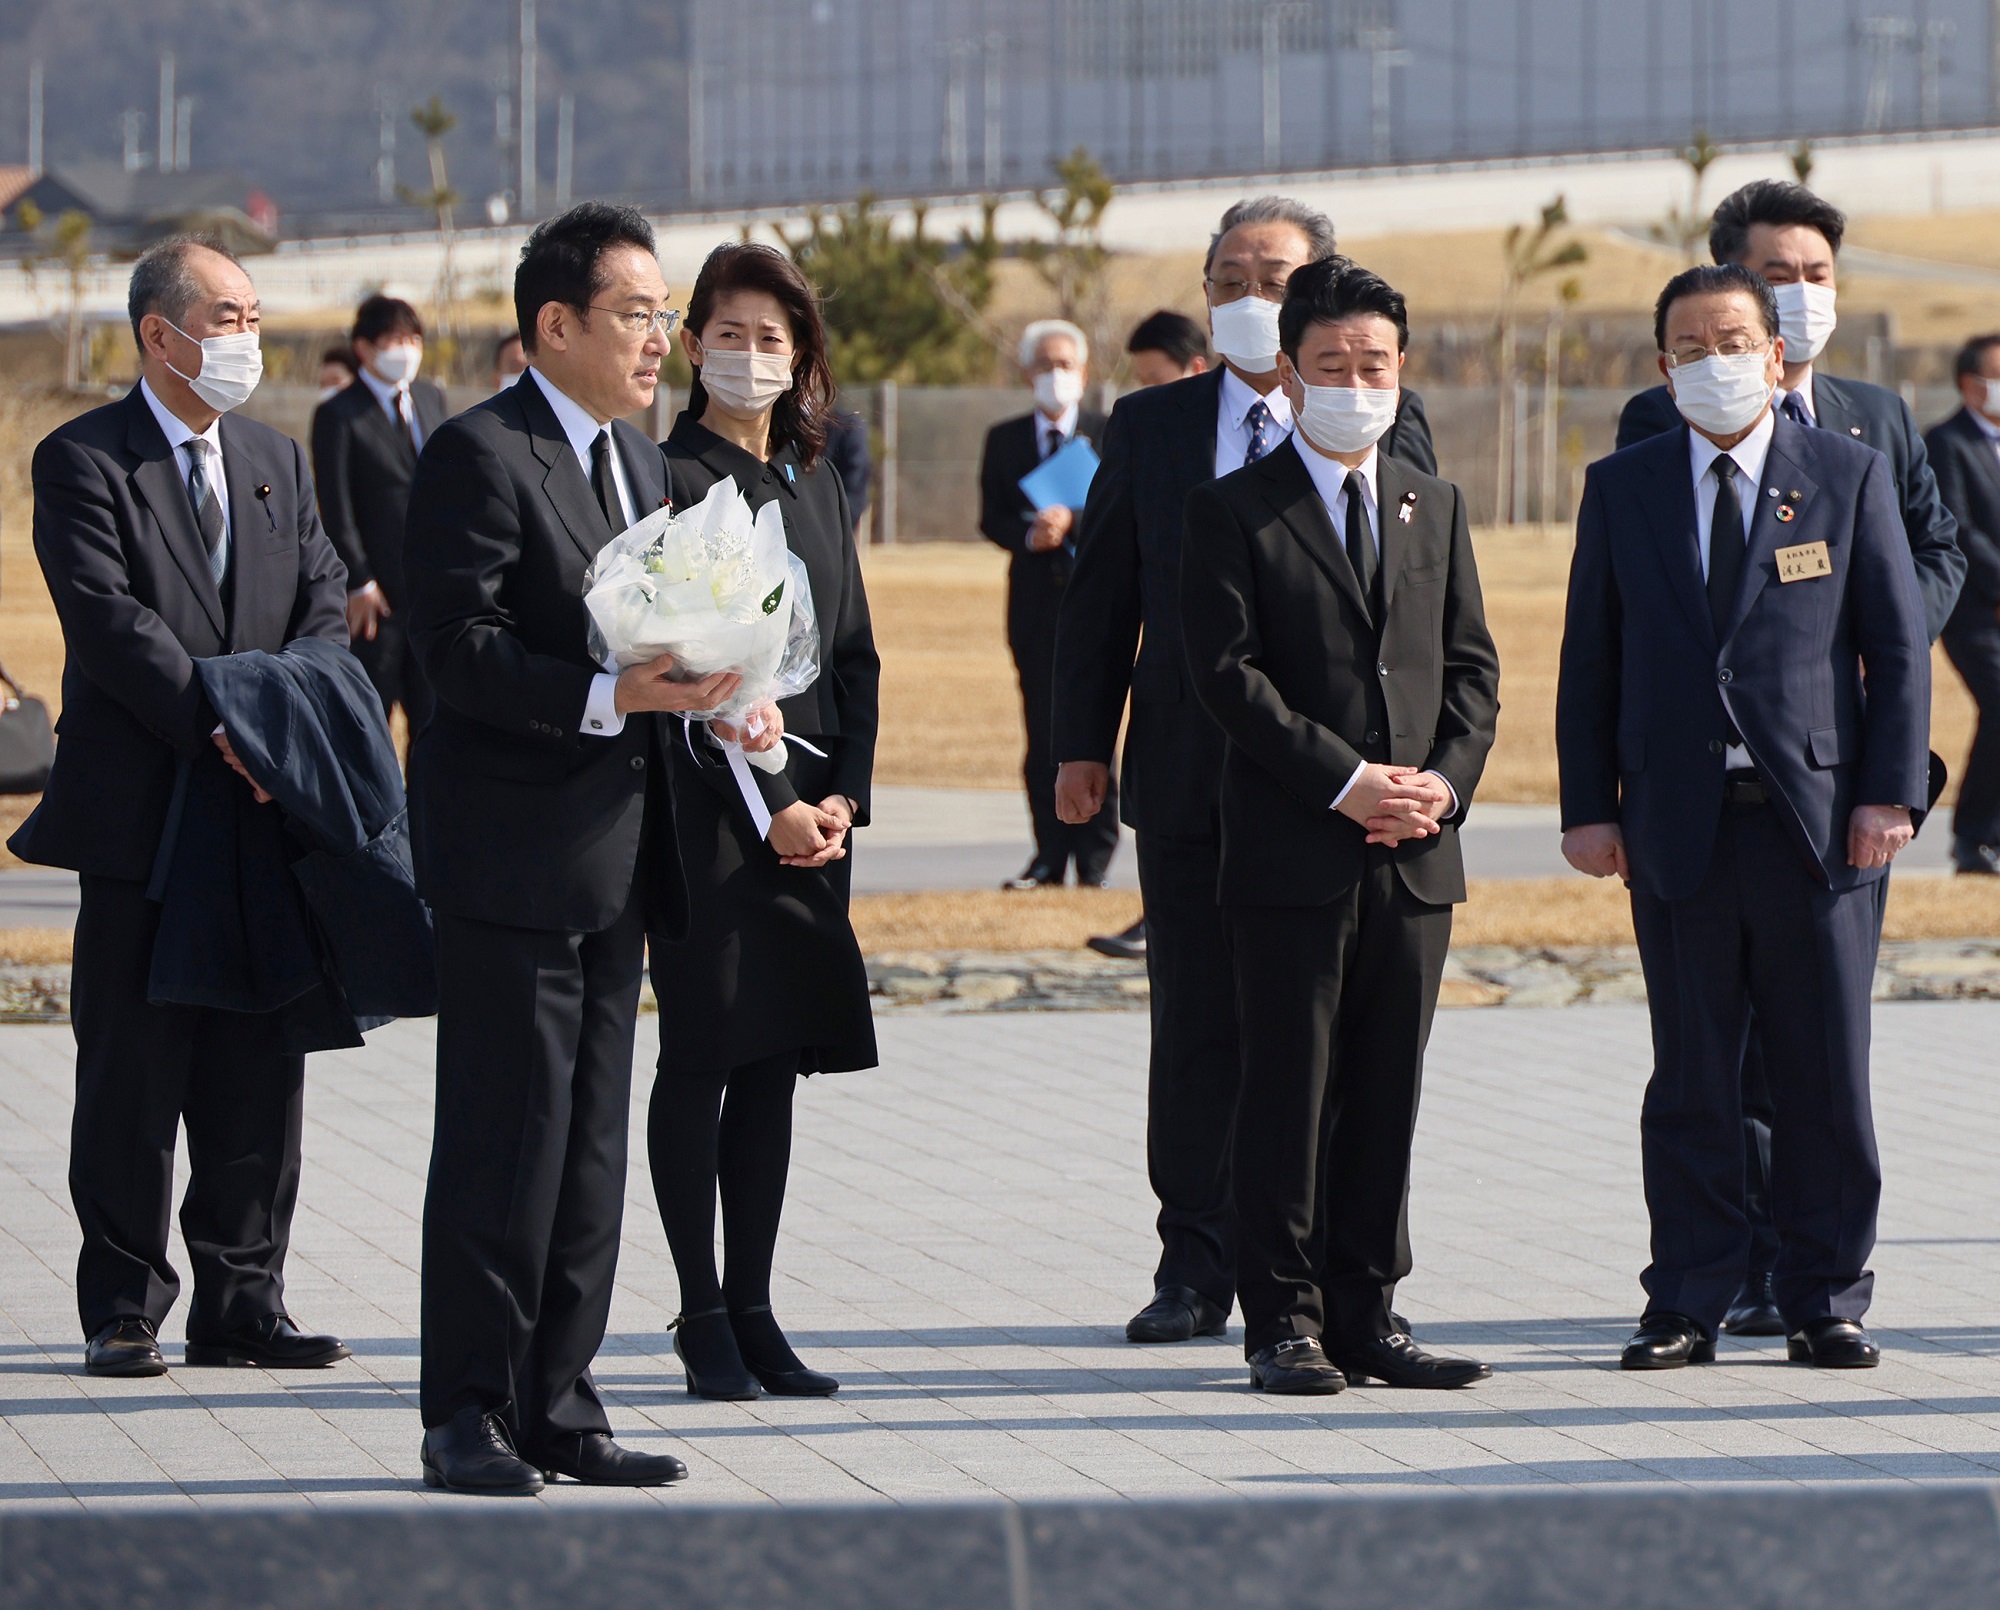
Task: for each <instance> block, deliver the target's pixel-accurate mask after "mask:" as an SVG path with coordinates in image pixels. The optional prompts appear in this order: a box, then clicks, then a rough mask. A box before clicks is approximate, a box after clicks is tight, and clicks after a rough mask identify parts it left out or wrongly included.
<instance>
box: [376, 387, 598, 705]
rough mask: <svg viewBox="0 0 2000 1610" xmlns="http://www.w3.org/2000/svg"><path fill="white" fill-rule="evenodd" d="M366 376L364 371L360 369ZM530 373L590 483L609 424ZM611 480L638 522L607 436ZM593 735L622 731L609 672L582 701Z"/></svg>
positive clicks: (592, 683) (594, 681) (593, 683)
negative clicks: (599, 443) (594, 458)
mask: <svg viewBox="0 0 2000 1610" xmlns="http://www.w3.org/2000/svg"><path fill="white" fill-rule="evenodd" d="M361 372H362V375H363V376H364V377H366V375H367V373H368V371H367V370H365V369H364V370H362V371H361ZM526 372H527V373H528V374H530V375H532V376H534V380H535V384H536V385H538V386H540V387H541V388H542V395H543V396H544V397H546V398H548V400H549V407H551V408H552V409H554V410H555V415H556V423H557V424H558V425H560V426H562V433H563V435H564V437H565V438H567V439H568V441H569V445H570V451H571V452H573V453H575V454H576V461H577V463H579V464H581V465H582V466H583V479H584V481H585V482H586V484H594V483H592V482H591V475H592V474H593V466H592V464H591V453H592V451H593V450H594V449H595V447H596V445H597V438H598V437H599V436H600V435H602V434H603V433H604V432H605V431H607V430H609V429H610V428H611V427H610V426H609V425H600V424H598V422H597V421H596V420H595V419H593V418H592V417H591V415H590V412H589V411H588V410H587V409H585V408H584V407H582V406H581V405H580V404H578V403H574V402H572V401H570V399H569V398H567V397H565V396H564V395H563V394H562V393H561V392H560V391H558V390H556V388H555V386H554V385H553V384H552V383H551V382H550V380H549V377H548V376H547V375H545V374H543V373H542V372H541V371H540V370H539V369H536V368H534V367H533V366H532V365H531V366H530V367H529V368H528V370H527V371H526ZM611 483H612V485H613V486H615V487H616V488H617V489H618V506H619V508H620V509H622V510H623V511H624V513H625V523H626V524H627V525H628V526H629V525H636V524H638V514H637V511H636V510H635V509H634V507H633V503H632V488H631V487H630V486H628V485H627V484H626V482H625V464H624V461H623V460H622V459H621V458H620V457H619V455H618V438H617V437H616V436H613V437H612V438H611ZM577 730H578V731H580V732H584V733H588V734H589V735H590V736H592V737H594V738H615V737H617V736H618V734H619V733H621V732H623V731H624V730H625V713H624V712H623V711H622V710H620V709H619V708H618V678H617V677H616V676H614V675H612V674H611V673H610V672H609V671H599V672H598V673H597V675H596V676H594V677H592V678H591V679H590V694H589V696H588V697H587V698H586V699H585V700H584V702H583V725H582V726H581V727H579V728H578V729H577Z"/></svg>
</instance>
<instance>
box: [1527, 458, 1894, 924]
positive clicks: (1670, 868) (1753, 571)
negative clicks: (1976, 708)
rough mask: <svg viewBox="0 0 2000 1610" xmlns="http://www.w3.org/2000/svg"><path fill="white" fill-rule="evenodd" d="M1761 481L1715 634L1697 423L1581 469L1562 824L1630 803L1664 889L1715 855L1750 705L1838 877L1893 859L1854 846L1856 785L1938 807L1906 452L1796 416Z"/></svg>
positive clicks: (1824, 864)
mask: <svg viewBox="0 0 2000 1610" xmlns="http://www.w3.org/2000/svg"><path fill="white" fill-rule="evenodd" d="M1746 491H1753V492H1754V496H1755V499H1756V513H1755V515H1754V516H1753V517H1752V520H1751V526H1750V539H1749V547H1748V549H1747V551H1746V552H1745V555H1744V563H1743V577H1742V582H1741V584H1740V586H1739V588H1738V591H1737V595H1736V602H1735V607H1734V608H1733V609H1732V611H1731V612H1730V616H1729V620H1728V623H1727V626H1726V629H1725V630H1724V632H1723V633H1722V636H1721V640H1720V641H1719V642H1718V641H1717V637H1716V632H1715V628H1714V626H1713V625H1712V623H1711V621H1710V618H1709V609H1708V595H1707V589H1706V587H1705V585H1704V583H1703V580H1702V572H1701V558H1700V552H1699V549H1698V546H1697V538H1696V526H1695V501H1694V481H1693V476H1692V474H1691V471H1690V467H1689V454H1688V432H1687V429H1686V427H1683V428H1682V429H1681V430H1679V431H1677V432H1675V433H1674V434H1673V435H1671V436H1657V437H1654V438H1652V439H1651V440H1649V441H1644V442H1641V443H1640V444H1639V445H1638V446H1636V447H1630V448H1627V449H1626V450H1625V451H1624V452H1622V453H1614V454H1612V455H1611V456H1610V457H1609V458H1604V459H1599V460H1598V461H1597V462H1596V463H1595V464H1593V465H1591V467H1590V470H1589V473H1588V474H1587V476H1586V477H1585V480H1584V492H1583V509H1582V512H1581V513H1580V514H1579V516H1578V519H1577V536H1576V555H1575V558H1574V559H1573V561H1572V563H1571V567H1570V582H1569V605H1568V611H1567V614H1566V617H1565V620H1564V626H1563V644H1562V670H1561V676H1560V680H1559V683H1558V686H1557V691H1556V752H1557V758H1558V761H1559V764H1560V767H1561V773H1562V821H1563V827H1564V828H1565V829H1568V828H1572V827H1581V826H1586V825H1589V824H1592V823H1598V822H1617V823H1620V824H1622V826H1623V828H1624V831H1625V848H1626V854H1627V857H1628V858H1629V860H1630V863H1631V868H1632V881H1633V882H1634V883H1635V884H1636V885H1637V886H1639V887H1640V888H1642V889H1644V890H1646V891H1647V892H1648V893H1650V894H1653V895H1657V896H1658V897H1659V898H1661V899H1663V900H1678V899H1682V898H1685V897H1686V896H1688V895H1690V894H1692V893H1693V892H1694V891H1695V889H1696V887H1697V886H1698V885H1699V884H1700V882H1701V880H1702V877H1703V876H1704V874H1705V873H1706V872H1707V871H1708V866H1709V862H1710V859H1711V857H1712V855H1713V850H1714V843H1715V832H1716V825H1717V823H1718V821H1719V820H1720V818H1721V814H1722V779H1723V770H1724V764H1725V762H1724V757H1723V749H1724V736H1725V734H1726V733H1727V732H1728V730H1729V725H1730V723H1731V722H1734V724H1735V726H1736V728H1737V730H1738V731H1739V732H1740V733H1741V734H1742V737H1743V741H1744V743H1745V744H1746V745H1747V746H1748V748H1749V751H1750V757H1751V759H1752V761H1753V762H1754V763H1755V765H1756V768H1757V771H1758V773H1759V775H1760V776H1762V778H1763V779H1764V783H1765V786H1766V787H1767V788H1768V789H1770V790H1771V792H1772V795H1773V797H1774V801H1775V804H1776V807H1777V809H1778V812H1779V815H1780V816H1781V818H1782V819H1783V820H1784V822H1785V824H1786V825H1787V827H1788V828H1789V829H1790V830H1791V831H1792V833H1793V834H1794V836H1795V837H1796V838H1797V840H1798V844H1799V848H1800V849H1801V850H1802V851H1803V852H1804V853H1805V854H1806V855H1807V857H1808V858H1809V859H1810V860H1811V861H1812V862H1813V863H1814V865H1815V867H1816V868H1817V871H1818V874H1819V876H1820V877H1821V878H1822V879H1823V880H1824V881H1825V882H1826V883H1827V885H1828V886H1829V887H1831V888H1834V889H1846V888H1852V887H1854V886H1856V885H1858V884H1862V883H1870V882H1874V881H1875V880H1876V879H1878V878H1880V877H1882V876H1883V875H1884V872H1885V870H1886V869H1885V868H1881V867H1875V868H1871V869H1868V870H1866V871H1863V870H1861V869H1858V868H1856V867H1853V866H1850V865H1849V864H1848V860H1847V827H1848V817H1849V815H1850V813H1851V812H1852V811H1853V809H1854V807H1855V806H1856V805H1907V806H1910V807H1911V808H1912V809H1913V811H1917V812H1919V813H1920V812H1921V809H1922V807H1923V806H1924V804H1925V802H1926V800H1927V798H1928V791H1927V785H1928V764H1927V754H1926V744H1927V742H1928V739H1929V732H1930V650H1929V646H1928V641H1927V639H1926V637H1925V635H1924V615H1923V603H1922V599H1921V598H1920V596H1919V594H1918V590H1917V574H1916V567H1915V565H1914V564H1913V563H1912V561H1911V558H1910V548H1909V543H1908V541H1907V540H1906V539H1905V537H1904V533H1903V527H1902V522H1901V521H1900V520H1899V519H1898V517H1897V510H1896V499H1895V492H1894V489H1893V488H1892V486H1891V485H1890V473H1889V464H1888V461H1887V460H1886V459H1885V458H1883V456H1882V455H1881V454H1880V453H1878V452H1876V451H1874V449H1872V448H1869V447H1865V446H1863V445H1862V444H1861V443H1859V442H1856V441H1854V440H1852V439H1851V438H1848V437H1845V436H1843V435H1841V434H1839V433H1838V432H1835V431H1829V430H1811V429H1807V428H1806V427H1804V426H1800V425H1794V424H1793V423H1791V422H1790V421H1789V420H1785V419H1780V420H1778V421H1777V424H1776V427H1775V430H1774V431H1773V434H1772V438H1771V450H1770V456H1769V458H1768V459H1767V460H1766V462H1765V466H1764V477H1763V482H1762V484H1761V485H1760V486H1758V487H1756V488H1754V489H1750V488H1746ZM1774 491H1775V492H1776V494H1777V496H1775V497H1773V496H1771V493H1772V492H1774ZM1786 508H1789V509H1791V510H1793V511H1794V515H1793V518H1792V519H1790V520H1783V519H1781V518H1779V516H1778V511H1779V510H1780V509H1786ZM1821 542H1823V543H1825V544H1826V549H1827V558H1828V560H1829V562H1830V563H1831V566H1832V573H1831V574H1830V575H1825V576H1815V577H1811V578H1808V579H1805V580H1800V581H1791V582H1781V581H1780V580H1779V579H1778V562H1777V558H1776V555H1777V552H1778V550H1779V549H1781V548H1791V547H1798V546H1803V545H1806V544H1810V543H1821ZM1864 663H1865V665H1866V668H1867V669H1866V675H1865V679H1864V674H1863V665H1864Z"/></svg>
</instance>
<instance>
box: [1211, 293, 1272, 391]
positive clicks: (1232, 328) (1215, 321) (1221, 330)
mask: <svg viewBox="0 0 2000 1610" xmlns="http://www.w3.org/2000/svg"><path fill="white" fill-rule="evenodd" d="M1208 327H1209V330H1210V331H1211V332H1212V333H1213V335H1214V337H1215V350H1216V351H1217V352H1219V353H1221V354H1222V355H1223V357H1225V358H1227V359H1228V360H1229V361H1230V362H1231V363H1233V364H1235V365H1236V367H1237V368H1239V369H1241V370H1242V371H1243V372H1244V373H1245V374H1253V375H1267V374H1269V373H1270V372H1271V371H1272V370H1273V369H1275V368H1277V367H1278V304H1277V303H1276V302H1267V301H1265V300H1264V299H1263V297H1261V296H1239V297H1238V298H1237V299H1236V300H1235V301H1233V302H1224V303H1223V304H1222V305H1221V306H1220V307H1212V308H1210V309H1209V310H1208Z"/></svg>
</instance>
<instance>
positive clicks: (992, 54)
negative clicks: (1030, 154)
mask: <svg viewBox="0 0 2000 1610" xmlns="http://www.w3.org/2000/svg"><path fill="white" fill-rule="evenodd" d="M1006 48H1007V39H1006V36H1005V35H1004V34H988V35H987V36H986V49H985V55H986V84H985V88H984V90H983V91H982V93H981V96H980V99H981V101H982V103H983V106H982V110H983V111H984V112H985V114H986V128H985V130H984V132H983V134H982V136H981V139H980V155H981V156H982V158H983V159H984V162H985V170H986V172H985V178H986V188H987V189H988V190H989V191H992V190H998V189H999V188H1000V168H1001V151H1000V96H1001V93H1002V91H1001V77H1000V68H1001V66H1002V64H1003V60H1004V58H1003V56H1002V52H1003V51H1005V50H1006Z"/></svg>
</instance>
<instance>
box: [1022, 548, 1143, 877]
mask: <svg viewBox="0 0 2000 1610" xmlns="http://www.w3.org/2000/svg"><path fill="white" fill-rule="evenodd" d="M1038 569H1039V567H1038ZM1061 607H1062V587H1061V586H1060V585H1059V584H1058V583H1057V582H1056V581H1055V579H1054V578H1053V577H1052V576H1050V575H1048V574H1046V573H1037V574H1032V575H1030V576H1028V577H1016V578H1014V580H1013V581H1012V582H1010V583H1009V586H1008V595H1007V646H1008V648H1010V649H1012V650H1013V653H1014V671H1015V674H1016V675H1017V676H1018V677H1019V678H1020V683H1021V719H1022V723H1023V725H1024V726H1025V727H1026V728H1027V737H1028V752H1027V758H1026V760H1025V761H1024V762H1023V764H1022V767H1021V781H1022V783H1023V785H1024V786H1025V787H1026V789H1027V792H1028V813H1029V815H1030V816H1031V817H1032V818H1033V821H1034V827H1035V861H1036V863H1037V864H1038V865H1040V866H1045V867H1049V868H1052V869H1053V870H1054V872H1055V875H1056V876H1057V877H1058V878H1060V877H1061V876H1062V874H1063V869H1064V868H1065V867H1067V866H1068V865H1069V864H1070V862H1071V861H1072V860H1074V861H1075V862H1076V875H1077V881H1078V882H1079V883H1101V882H1103V881H1104V873H1105V869H1106V868H1107V867H1109V866H1110V865H1111V856H1112V853H1113V852H1114V851H1115V850H1117V848H1118V784H1117V781H1116V779H1115V778H1114V779H1113V781H1112V784H1111V786H1110V787H1109V788H1108V789H1107V790H1106V791H1105V795H1104V805H1103V808H1102V809H1100V810H1099V811H1098V813H1097V814H1096V815H1095V816H1093V817H1092V818H1091V819H1090V820H1089V821H1087V822H1084V823H1082V824H1081V825H1079V826H1076V827H1072V826H1070V825H1069V824H1068V823H1067V822H1065V821H1063V820H1062V819H1061V818H1060V817H1059V816H1057V815H1056V759H1055V751H1054V749H1053V747H1052V745H1051V743H1050V737H1051V734H1050V728H1051V727H1052V726H1053V725H1054V721H1055V714H1054V712H1055V669H1056V612H1057V611H1058V610H1059V609H1060V608H1061Z"/></svg>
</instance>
